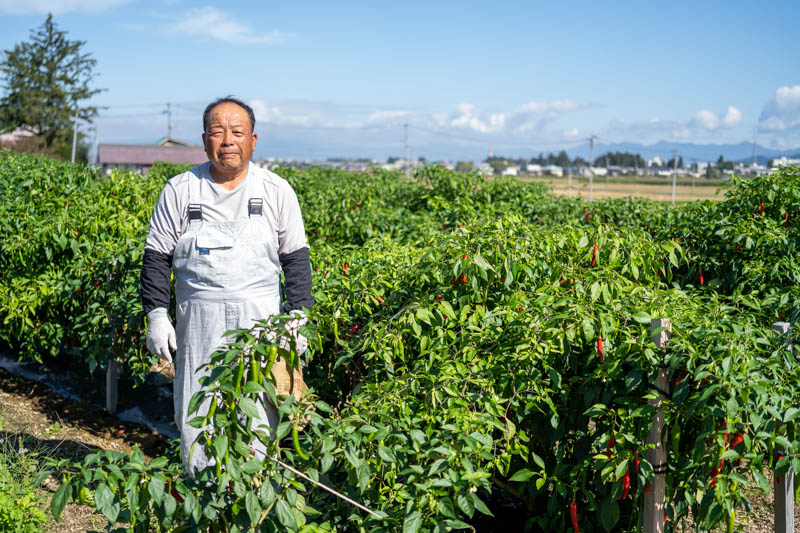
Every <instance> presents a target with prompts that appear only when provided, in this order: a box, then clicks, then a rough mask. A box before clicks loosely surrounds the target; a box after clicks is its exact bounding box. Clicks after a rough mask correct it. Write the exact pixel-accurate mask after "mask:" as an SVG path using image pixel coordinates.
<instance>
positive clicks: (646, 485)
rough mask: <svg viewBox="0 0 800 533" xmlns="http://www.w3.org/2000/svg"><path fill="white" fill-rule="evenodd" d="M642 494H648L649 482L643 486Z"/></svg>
mask: <svg viewBox="0 0 800 533" xmlns="http://www.w3.org/2000/svg"><path fill="white" fill-rule="evenodd" d="M644 493H645V494H650V482H649V481H647V482H646V483H645V484H644Z"/></svg>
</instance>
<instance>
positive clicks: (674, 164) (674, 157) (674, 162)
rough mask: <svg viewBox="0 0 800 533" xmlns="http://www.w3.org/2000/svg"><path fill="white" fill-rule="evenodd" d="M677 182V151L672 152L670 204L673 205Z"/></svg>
mask: <svg viewBox="0 0 800 533" xmlns="http://www.w3.org/2000/svg"><path fill="white" fill-rule="evenodd" d="M677 181H678V151H677V150H673V151H672V203H673V205H674V204H675V186H676V185H677Z"/></svg>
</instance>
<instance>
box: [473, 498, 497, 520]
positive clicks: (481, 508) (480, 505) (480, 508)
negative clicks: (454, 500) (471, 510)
mask: <svg viewBox="0 0 800 533" xmlns="http://www.w3.org/2000/svg"><path fill="white" fill-rule="evenodd" d="M469 495H470V496H471V497H472V503H473V504H474V505H475V509H477V510H478V511H480V512H482V513H483V514H485V515H488V516H494V515H493V514H492V512H491V511H490V510H489V508H488V507H487V506H486V504H485V503H483V500H481V499H480V498H478V495H477V494H475V493H474V492H471V493H470V494H469Z"/></svg>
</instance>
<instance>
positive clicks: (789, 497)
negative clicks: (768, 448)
mask: <svg viewBox="0 0 800 533" xmlns="http://www.w3.org/2000/svg"><path fill="white" fill-rule="evenodd" d="M772 329H773V330H774V331H776V332H777V333H778V335H780V336H781V337H783V338H784V342H785V344H787V345H788V349H789V350H791V349H792V336H791V335H792V334H791V329H790V326H789V323H788V322H775V323H774V324H772ZM779 455H781V454H780V452H778V453H776V457H775V461H776V462H777V460H778V456H779ZM772 486H773V492H772V493H773V497H774V512H775V533H794V470H793V469H792V467H789V470H788V471H787V472H786V474H785V475H783V476H773V480H772Z"/></svg>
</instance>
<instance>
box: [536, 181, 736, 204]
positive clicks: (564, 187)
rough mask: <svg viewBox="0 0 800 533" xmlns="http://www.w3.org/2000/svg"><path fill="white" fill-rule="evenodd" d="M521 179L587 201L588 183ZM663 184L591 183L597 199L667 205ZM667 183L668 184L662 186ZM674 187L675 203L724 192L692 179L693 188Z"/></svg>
mask: <svg viewBox="0 0 800 533" xmlns="http://www.w3.org/2000/svg"><path fill="white" fill-rule="evenodd" d="M520 179H521V180H524V181H527V182H531V183H541V184H543V185H546V186H547V187H548V188H549V189H550V190H551V191H552V192H553V193H554V194H558V195H562V196H569V197H572V196H579V197H582V198H584V199H588V198H589V180H588V179H577V178H573V180H572V188H570V187H569V184H568V182H567V178H544V177H542V178H540V177H524V178H520ZM661 181H662V182H663V183H654V182H653V180H647V181H644V180H643V181H640V182H636V181H629V180H625V181H624V182H620V181H619V180H615V179H613V178H611V179H609V180H608V182H607V181H606V180H605V178H604V177H596V178H595V179H594V184H593V186H594V187H593V197H594V198H595V199H600V198H624V197H628V196H634V197H638V198H647V199H648V200H656V201H660V202H669V201H671V200H672V181H671V179H668V178H663V179H662V180H661ZM667 181H669V183H666V182H667ZM682 181H683V183H679V184H678V185H677V186H676V187H675V201H677V202H689V201H693V200H723V199H724V198H725V196H724V190H722V191H719V192H717V187H718V186H719V185H720V184H719V183H715V184H713V185H712V184H709V183H706V181H707V180H701V179H698V180H696V181H697V183H696V184H695V185H694V186H693V185H691V184H688V185H687V184H686V183H685V181H686V180H682Z"/></svg>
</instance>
